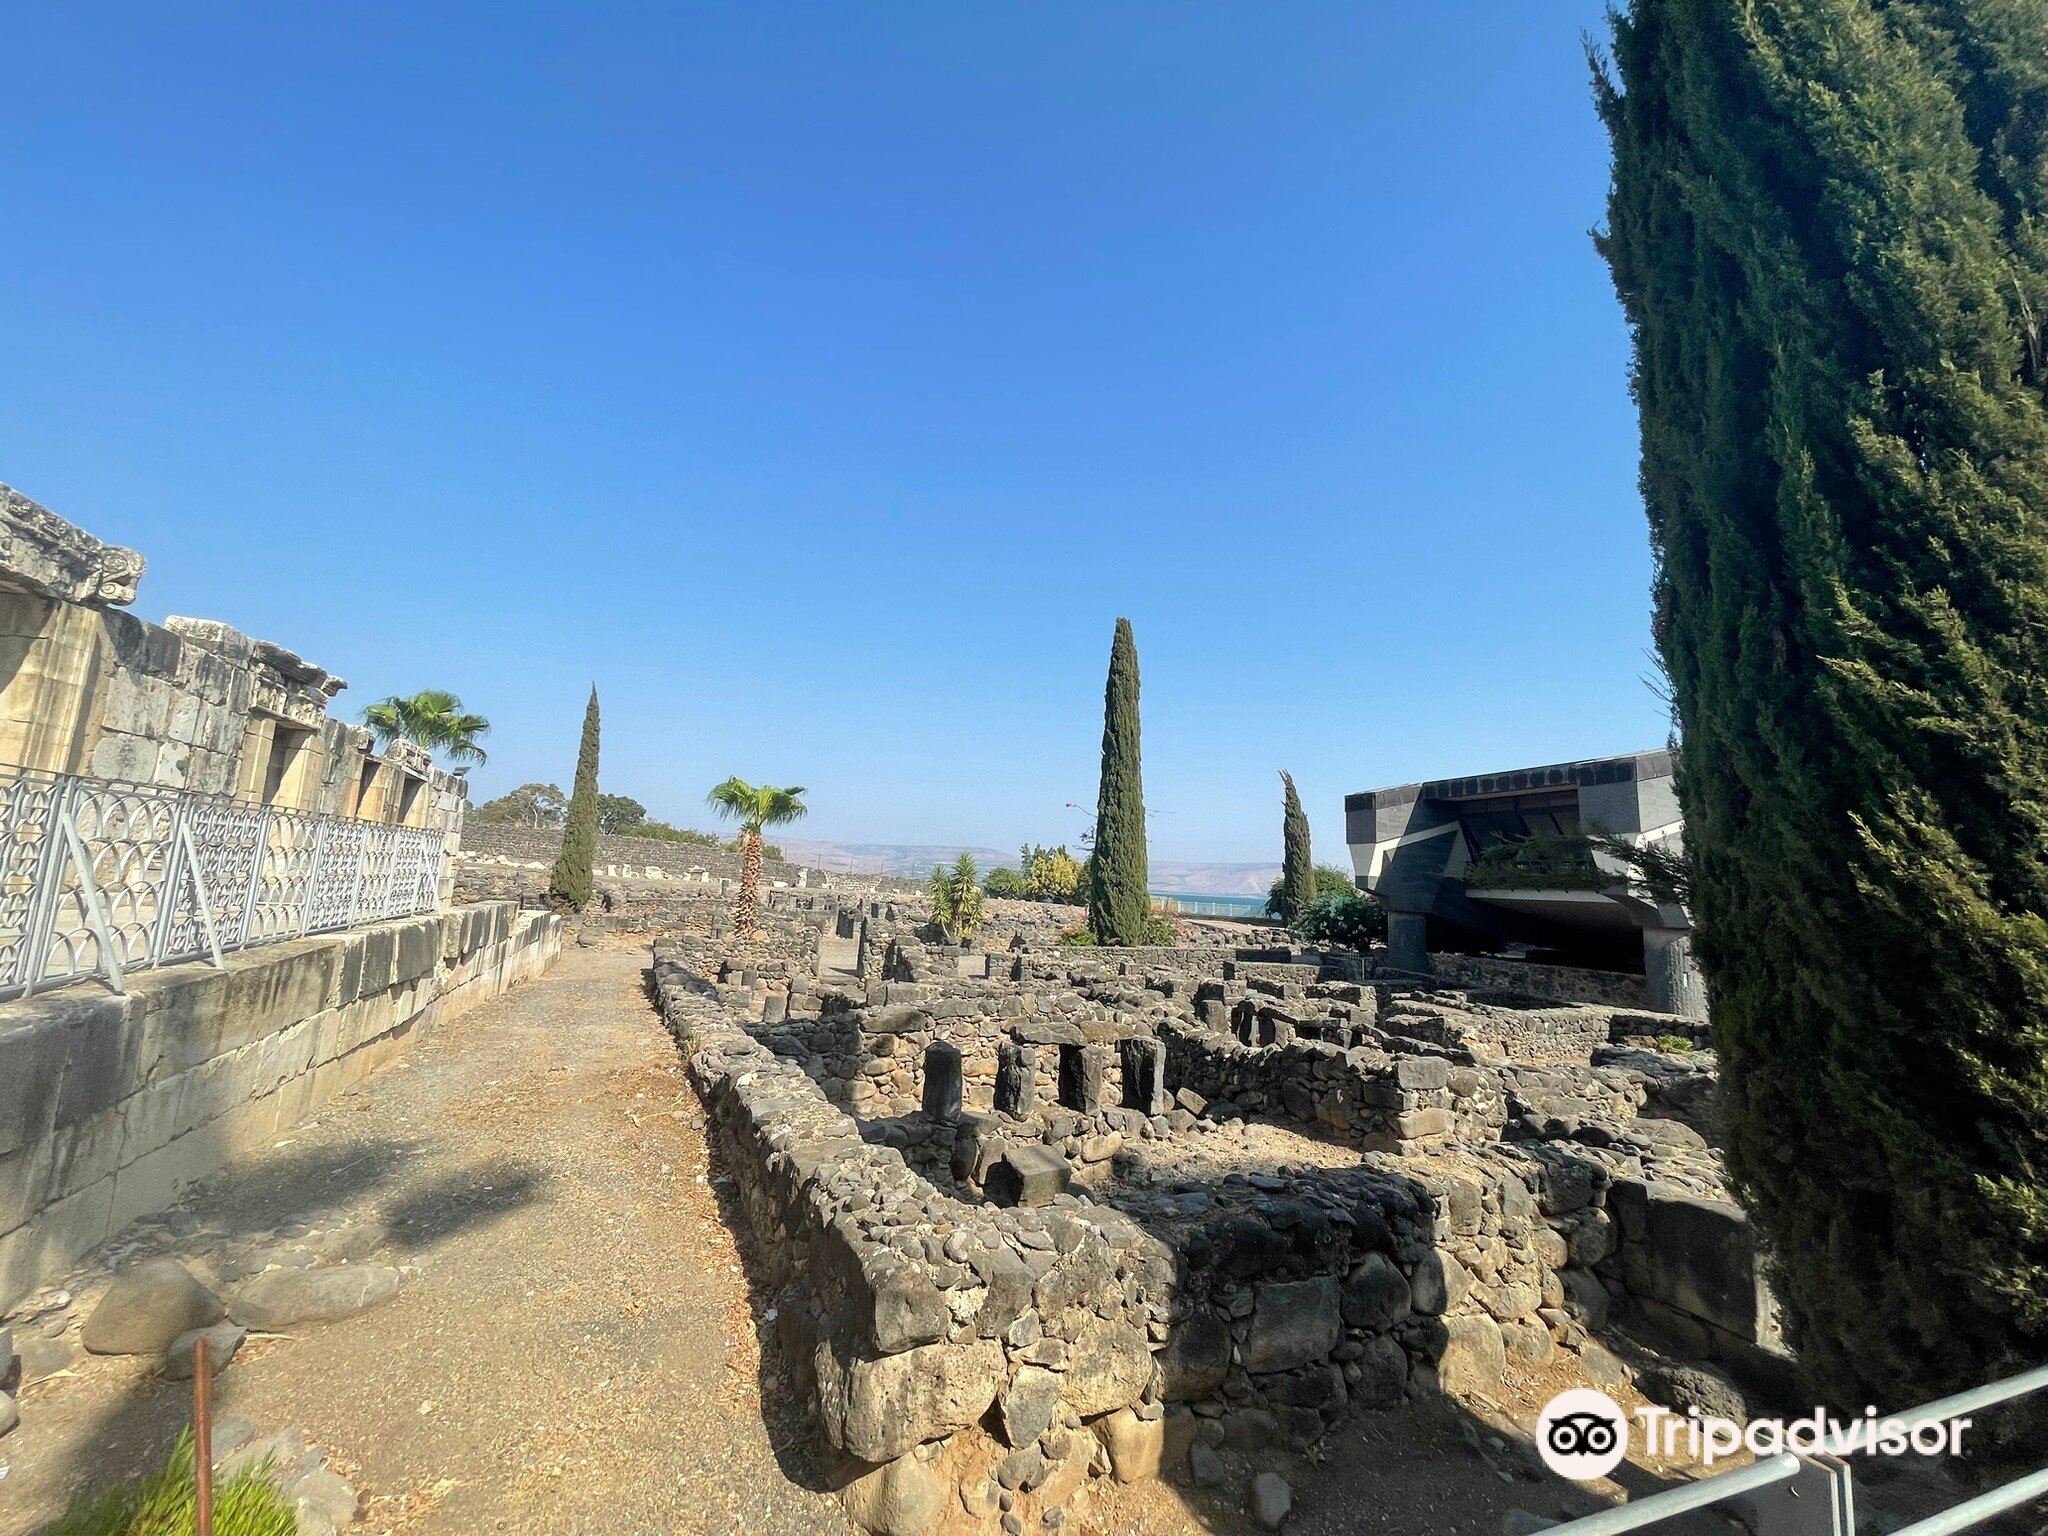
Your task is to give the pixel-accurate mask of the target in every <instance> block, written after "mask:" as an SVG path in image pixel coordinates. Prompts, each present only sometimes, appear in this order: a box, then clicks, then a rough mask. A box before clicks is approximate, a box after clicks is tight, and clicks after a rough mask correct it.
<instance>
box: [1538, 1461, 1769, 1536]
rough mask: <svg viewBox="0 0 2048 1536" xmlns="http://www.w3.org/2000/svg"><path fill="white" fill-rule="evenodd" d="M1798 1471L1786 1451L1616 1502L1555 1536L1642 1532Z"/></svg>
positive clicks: (1611, 1535)
mask: <svg viewBox="0 0 2048 1536" xmlns="http://www.w3.org/2000/svg"><path fill="white" fill-rule="evenodd" d="M1798 1474H1799V1458H1798V1457H1797V1456H1794V1455H1793V1454H1792V1453H1791V1452H1790V1451H1787V1452H1785V1453H1783V1454H1782V1455H1778V1456H1773V1457H1771V1458H1769V1459H1768V1460H1766V1461H1758V1462H1752V1463H1751V1464H1750V1465H1749V1466H1746V1467H1741V1468H1738V1469H1737V1470H1735V1471H1733V1472H1723V1473H1720V1474H1719V1475H1718V1476H1715V1477H1705V1478H1701V1479H1700V1480H1699V1481H1698V1482H1696V1483H1687V1484H1686V1485H1685V1486H1684V1487H1683V1488H1669V1489H1666V1490H1665V1491H1664V1492H1663V1493H1653V1494H1651V1495H1650V1497H1648V1498H1647V1499H1637V1500H1635V1501H1633V1502H1632V1503H1628V1504H1617V1505H1616V1506H1615V1507H1614V1508H1613V1509H1603V1510H1601V1511H1600V1513H1599V1514H1597V1515H1586V1516H1584V1517H1583V1518H1581V1519H1578V1520H1573V1521H1571V1522H1570V1523H1569V1524H1566V1525H1560V1526H1557V1527H1555V1536H1616V1533H1617V1532H1620V1531H1639V1530H1641V1529H1642V1528H1643V1527H1644V1526H1646V1525H1654V1524H1655V1523H1656V1522H1657V1521H1659V1520H1671V1519H1675V1518H1676V1517H1678V1516H1679V1515H1684V1514H1690V1513H1691V1512H1692V1511H1693V1510H1696V1509H1705V1508H1706V1507H1707V1506H1708V1505H1709V1504H1719V1503H1720V1502H1721V1501H1722V1500H1724V1499H1732V1498H1735V1497H1737V1496H1738V1495H1740V1494H1745V1493H1753V1492H1754V1491H1755V1490H1757V1489H1759V1488H1768V1487H1770V1486H1771V1485H1772V1484H1773V1483H1782V1482H1784V1481H1786V1480H1787V1479H1788V1478H1792V1477H1796V1476H1797V1475H1798Z"/></svg>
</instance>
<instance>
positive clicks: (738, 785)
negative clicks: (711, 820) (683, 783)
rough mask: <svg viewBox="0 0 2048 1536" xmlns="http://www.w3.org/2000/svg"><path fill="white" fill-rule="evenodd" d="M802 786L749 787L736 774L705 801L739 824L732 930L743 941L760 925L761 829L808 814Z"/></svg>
mask: <svg viewBox="0 0 2048 1536" xmlns="http://www.w3.org/2000/svg"><path fill="white" fill-rule="evenodd" d="M803 797H804V790H803V788H802V786H801V785H798V786H795V787H793V788H790V789H778V788H776V787H775V786H774V785H772V784H760V785H755V784H749V783H748V782H747V781H746V780H745V779H742V778H740V777H738V776H737V775H735V776H734V777H732V778H729V779H727V780H725V782H724V783H722V784H714V785H713V786H712V787H711V793H710V794H708V795H706V796H705V797H704V798H705V802H706V803H707V804H708V805H709V806H710V807H711V809H712V810H714V811H716V812H717V813H718V814H719V815H720V816H722V817H723V818H725V819H726V820H727V821H736V822H738V823H739V825H740V831H739V836H738V837H737V838H735V839H734V841H735V842H737V843H738V844H739V853H740V889H739V895H738V896H736V897H735V898H734V899H733V904H732V922H733V928H734V929H735V930H736V931H737V932H738V934H739V935H740V936H741V937H742V938H746V937H750V936H751V935H752V934H753V933H754V932H755V930H756V929H758V928H759V927H760V926H761V852H762V847H763V845H762V842H761V829H762V828H763V827H778V826H782V825H784V824H785V823H787V822H792V821H796V820H797V819H799V818H800V817H803V816H806V815H808V814H810V807H809V806H807V805H805V804H804V800H803Z"/></svg>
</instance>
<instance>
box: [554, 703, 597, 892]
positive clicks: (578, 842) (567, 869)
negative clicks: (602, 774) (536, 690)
mask: <svg viewBox="0 0 2048 1536" xmlns="http://www.w3.org/2000/svg"><path fill="white" fill-rule="evenodd" d="M596 862H597V687H596V685H595V684H592V685H591V689H590V703H589V704H588V705H587V706H586V707H585V709H584V711H583V744H582V746H581V747H579V748H578V749H577V752H576V787H575V788H574V789H573V790H572V791H571V792H570V795H569V815H568V820H567V822H566V824H565V825H564V826H563V828H562V854H561V857H560V858H558V859H556V860H555V868H554V872H553V873H552V874H551V875H549V876H548V905H549V906H551V907H554V908H555V909H556V910H557V911H561V910H567V911H570V912H581V911H582V910H583V908H584V907H585V906H586V905H587V904H588V903H589V901H590V877H591V868H592V866H593V865H595V864H596Z"/></svg>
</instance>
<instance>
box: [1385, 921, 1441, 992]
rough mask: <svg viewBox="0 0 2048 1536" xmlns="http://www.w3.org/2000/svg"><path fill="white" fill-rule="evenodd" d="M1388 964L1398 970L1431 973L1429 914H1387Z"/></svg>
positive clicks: (1423, 973) (1422, 973) (1421, 973)
mask: <svg viewBox="0 0 2048 1536" xmlns="http://www.w3.org/2000/svg"><path fill="white" fill-rule="evenodd" d="M1387 964H1388V965H1390V966H1392V967H1393V968H1394V969H1395V970H1397V971H1414V972H1417V973H1418V974H1420V975H1424V976H1426V975H1428V974H1429V973H1430V965H1429V915H1428V914H1427V913H1425V912H1389V913H1388V914H1387Z"/></svg>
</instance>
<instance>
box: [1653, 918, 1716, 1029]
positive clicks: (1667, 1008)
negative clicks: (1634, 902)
mask: <svg viewBox="0 0 2048 1536" xmlns="http://www.w3.org/2000/svg"><path fill="white" fill-rule="evenodd" d="M1643 976H1644V979H1645V980H1646V981H1648V983H1649V992H1650V1006H1651V1007H1652V1008H1654V1009H1655V1010H1656V1011H1657V1012H1658V1013H1675V1014H1679V1015H1681V1016H1682V1017H1684V1018H1688V1019H1704V1018H1705V1017H1706V1016H1707V985H1706V982H1705V980H1704V979H1703V978H1702V977H1701V976H1700V968H1699V966H1697V965H1696V964H1694V963H1693V958H1692V930H1691V929H1690V928H1645V929H1644V930H1643Z"/></svg>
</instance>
